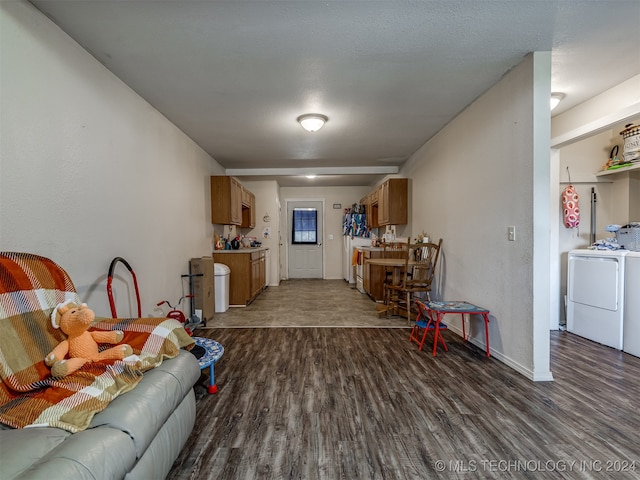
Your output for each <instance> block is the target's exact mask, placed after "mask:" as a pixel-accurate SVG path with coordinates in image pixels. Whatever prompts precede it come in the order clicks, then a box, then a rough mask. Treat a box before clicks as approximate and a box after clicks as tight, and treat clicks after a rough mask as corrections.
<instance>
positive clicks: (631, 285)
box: [623, 252, 640, 357]
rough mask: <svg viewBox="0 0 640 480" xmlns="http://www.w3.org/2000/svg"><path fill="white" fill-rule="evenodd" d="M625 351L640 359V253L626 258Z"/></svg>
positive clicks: (631, 253)
mask: <svg viewBox="0 0 640 480" xmlns="http://www.w3.org/2000/svg"><path fill="white" fill-rule="evenodd" d="M625 289H626V291H625V300H624V342H623V350H624V351H625V352H627V353H630V354H631V355H635V356H636V357H640V252H629V254H628V255H627V257H626V258H625Z"/></svg>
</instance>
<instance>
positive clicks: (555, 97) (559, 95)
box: [550, 92, 565, 110]
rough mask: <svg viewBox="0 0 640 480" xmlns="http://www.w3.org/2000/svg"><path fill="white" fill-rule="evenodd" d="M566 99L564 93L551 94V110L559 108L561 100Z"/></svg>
mask: <svg viewBox="0 0 640 480" xmlns="http://www.w3.org/2000/svg"><path fill="white" fill-rule="evenodd" d="M564 97H565V95H564V93H560V92H554V93H552V94H551V104H550V105H551V110H553V109H554V108H556V107H557V106H558V104H559V103H560V100H562V99H563V98H564Z"/></svg>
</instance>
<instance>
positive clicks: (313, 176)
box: [306, 173, 316, 180]
mask: <svg viewBox="0 0 640 480" xmlns="http://www.w3.org/2000/svg"><path fill="white" fill-rule="evenodd" d="M306 177H307V178H308V179H309V180H313V179H314V178H316V176H315V174H313V173H312V174H311V175H306Z"/></svg>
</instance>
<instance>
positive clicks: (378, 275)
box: [362, 250, 385, 302]
mask: <svg viewBox="0 0 640 480" xmlns="http://www.w3.org/2000/svg"><path fill="white" fill-rule="evenodd" d="M381 257H382V251H381V250H380V251H377V250H363V252H362V258H363V261H364V264H363V266H362V284H363V287H364V291H365V292H367V294H368V295H369V296H370V297H371V298H373V299H374V300H375V301H376V302H382V301H384V278H385V268H384V267H382V266H380V265H369V264H368V263H367V262H366V260H367V259H369V258H381Z"/></svg>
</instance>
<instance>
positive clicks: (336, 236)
mask: <svg viewBox="0 0 640 480" xmlns="http://www.w3.org/2000/svg"><path fill="white" fill-rule="evenodd" d="M372 190H373V187H281V188H280V198H281V201H282V208H283V209H284V208H285V206H286V201H287V200H290V199H296V200H301V199H312V200H324V238H323V240H322V244H323V246H324V250H323V252H324V278H325V279H327V280H328V279H339V278H342V261H343V258H342V245H343V243H342V217H343V213H344V209H345V208H348V207H350V206H351V205H353V204H354V203H356V202H359V201H360V199H361V198H362V197H364V196H365V195H367V194H368V193H369V192H370V191H372ZM334 203H339V204H341V205H342V207H341V208H340V209H334V208H333V204H334ZM285 218H286V216H285ZM282 228H283V231H285V232H286V231H288V226H287V225H286V222H282ZM330 235H332V236H333V239H332V240H329V236H330ZM285 239H286V237H285ZM284 243H286V242H284ZM285 259H286V256H285V254H284V253H283V252H282V251H281V260H280V263H281V267H282V268H284V272H281V273H282V274H283V276H282V277H281V278H285V277H286V273H287V272H286V262H285Z"/></svg>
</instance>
